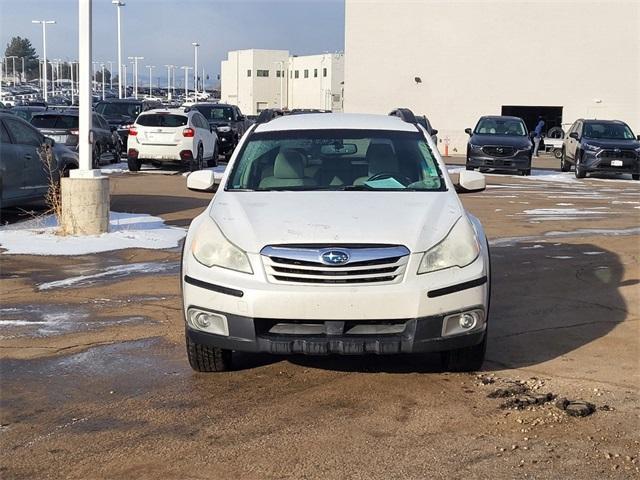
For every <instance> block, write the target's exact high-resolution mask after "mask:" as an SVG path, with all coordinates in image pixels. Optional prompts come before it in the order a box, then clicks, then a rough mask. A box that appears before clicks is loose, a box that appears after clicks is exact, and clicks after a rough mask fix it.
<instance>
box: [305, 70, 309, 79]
mask: <svg viewBox="0 0 640 480" xmlns="http://www.w3.org/2000/svg"><path fill="white" fill-rule="evenodd" d="M304 78H309V70H305V71H304Z"/></svg>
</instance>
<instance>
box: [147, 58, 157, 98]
mask: <svg viewBox="0 0 640 480" xmlns="http://www.w3.org/2000/svg"><path fill="white" fill-rule="evenodd" d="M146 67H147V68H148V69H149V96H150V97H153V77H152V73H151V71H152V70H153V69H154V68H156V66H155V65H146Z"/></svg>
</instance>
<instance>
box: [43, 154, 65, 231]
mask: <svg viewBox="0 0 640 480" xmlns="http://www.w3.org/2000/svg"><path fill="white" fill-rule="evenodd" d="M38 156H39V157H40V161H41V162H42V165H43V166H44V169H45V172H46V173H47V184H48V189H47V193H46V195H45V197H44V200H45V203H46V204H47V207H48V210H47V211H46V212H45V213H46V214H53V215H55V217H56V221H57V223H58V225H60V224H61V223H60V222H61V219H62V199H61V196H60V177H61V176H62V172H60V171H59V170H58V162H57V161H56V158H55V156H54V154H53V148H52V147H51V145H49V144H48V143H45V144H43V145H42V146H41V147H40V148H39V149H38Z"/></svg>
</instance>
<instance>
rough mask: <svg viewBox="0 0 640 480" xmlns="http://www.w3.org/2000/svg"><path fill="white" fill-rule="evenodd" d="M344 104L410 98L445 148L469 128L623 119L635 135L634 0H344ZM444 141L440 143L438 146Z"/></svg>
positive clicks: (638, 81) (638, 33)
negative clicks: (512, 119)
mask: <svg viewBox="0 0 640 480" xmlns="http://www.w3.org/2000/svg"><path fill="white" fill-rule="evenodd" d="M345 4H346V5H345V9H346V14H345V55H346V59H347V60H346V65H345V85H344V87H345V93H344V99H345V100H344V110H345V111H347V112H372V113H388V112H389V111H390V110H392V109H393V108H395V107H401V106H402V107H409V108H411V109H412V110H413V111H414V112H415V113H419V114H424V115H427V116H428V117H429V119H430V121H431V123H432V124H433V126H434V128H436V129H438V130H439V134H438V137H439V139H440V141H441V142H443V141H444V140H448V141H449V142H450V147H449V151H450V153H456V152H457V153H464V152H465V151H466V150H465V149H466V141H467V138H468V137H467V135H466V134H465V133H464V129H465V128H466V127H471V128H473V127H474V126H475V124H476V122H477V120H478V118H479V117H480V116H481V115H488V114H493V115H496V114H497V115H500V114H510V115H517V116H521V117H523V118H525V120H526V122H527V124H528V126H529V127H530V128H531V126H532V123H533V122H535V119H536V118H537V116H538V115H542V116H543V117H544V118H545V120H546V122H547V124H548V126H553V125H557V124H563V125H564V128H565V131H566V129H567V124H571V123H572V122H573V121H574V120H576V119H577V118H594V117H595V118H603V119H605V118H606V119H619V120H624V121H626V122H627V123H628V124H629V125H630V126H631V128H632V129H633V130H634V132H635V133H636V134H640V1H638V0H615V1H614V0H538V1H531V0H526V1H525V0H455V1H454V0H420V1H416V0H345ZM443 150H444V148H443V143H440V151H443Z"/></svg>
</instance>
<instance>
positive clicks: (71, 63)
mask: <svg viewBox="0 0 640 480" xmlns="http://www.w3.org/2000/svg"><path fill="white" fill-rule="evenodd" d="M75 63H76V62H74V61H71V62H70V63H69V65H70V67H71V105H75V100H74V96H75V92H74V91H73V87H74V85H73V65H74V64H75Z"/></svg>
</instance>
